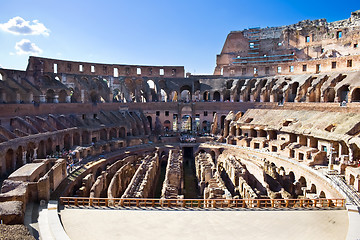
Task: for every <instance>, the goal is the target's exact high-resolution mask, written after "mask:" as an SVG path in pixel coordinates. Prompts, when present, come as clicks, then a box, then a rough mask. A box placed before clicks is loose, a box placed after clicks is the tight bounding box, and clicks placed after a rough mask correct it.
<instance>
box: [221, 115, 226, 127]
mask: <svg viewBox="0 0 360 240" xmlns="http://www.w3.org/2000/svg"><path fill="white" fill-rule="evenodd" d="M225 118H226V116H225V115H222V116H221V118H220V126H221V129H224V123H225Z"/></svg>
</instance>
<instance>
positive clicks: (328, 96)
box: [324, 88, 335, 102]
mask: <svg viewBox="0 0 360 240" xmlns="http://www.w3.org/2000/svg"><path fill="white" fill-rule="evenodd" d="M334 100H335V90H334V88H328V89H327V90H326V91H325V93H324V101H325V102H334Z"/></svg>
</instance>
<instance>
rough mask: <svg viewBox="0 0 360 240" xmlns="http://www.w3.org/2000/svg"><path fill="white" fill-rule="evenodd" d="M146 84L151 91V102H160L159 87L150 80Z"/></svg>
mask: <svg viewBox="0 0 360 240" xmlns="http://www.w3.org/2000/svg"><path fill="white" fill-rule="evenodd" d="M146 83H147V85H148V87H149V89H150V96H151V99H150V101H152V102H157V101H158V97H157V94H158V90H157V86H156V84H155V82H154V81H153V80H151V79H149V80H147V81H146Z"/></svg>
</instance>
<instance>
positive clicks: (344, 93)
mask: <svg viewBox="0 0 360 240" xmlns="http://www.w3.org/2000/svg"><path fill="white" fill-rule="evenodd" d="M348 94H349V85H343V86H341V87H340V88H339V90H338V98H339V102H343V101H345V102H347V101H348Z"/></svg>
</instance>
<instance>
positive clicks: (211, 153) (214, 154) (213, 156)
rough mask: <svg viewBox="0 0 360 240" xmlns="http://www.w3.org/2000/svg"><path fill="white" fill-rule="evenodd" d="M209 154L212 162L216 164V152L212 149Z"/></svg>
mask: <svg viewBox="0 0 360 240" xmlns="http://www.w3.org/2000/svg"><path fill="white" fill-rule="evenodd" d="M210 156H211V158H212V160H213V162H214V163H215V165H216V153H215V151H213V150H212V151H211V152H210Z"/></svg>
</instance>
